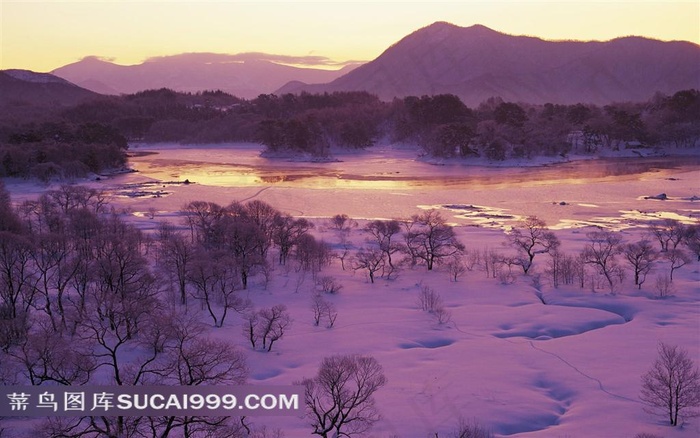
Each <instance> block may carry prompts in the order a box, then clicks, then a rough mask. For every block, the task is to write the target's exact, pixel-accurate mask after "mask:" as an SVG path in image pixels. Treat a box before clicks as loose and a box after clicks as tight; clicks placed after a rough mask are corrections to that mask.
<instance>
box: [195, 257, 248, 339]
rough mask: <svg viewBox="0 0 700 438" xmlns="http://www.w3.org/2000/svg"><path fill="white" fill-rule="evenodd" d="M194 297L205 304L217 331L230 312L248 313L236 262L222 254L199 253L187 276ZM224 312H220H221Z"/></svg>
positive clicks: (246, 300)
mask: <svg viewBox="0 0 700 438" xmlns="http://www.w3.org/2000/svg"><path fill="white" fill-rule="evenodd" d="M187 278H188V281H189V282H190V284H192V286H193V291H192V294H193V297H194V298H195V299H197V300H200V301H201V302H202V306H205V307H206V309H207V311H208V312H209V316H211V318H212V320H213V322H214V327H222V326H223V324H224V320H225V319H226V316H227V315H228V311H229V310H231V309H232V310H234V311H236V312H238V313H243V312H245V311H246V310H247V309H248V308H249V307H250V301H249V300H248V299H245V298H243V297H241V296H240V295H239V294H238V291H239V290H240V289H241V287H240V281H239V278H240V277H239V274H238V271H237V268H236V265H235V264H234V261H233V260H232V259H231V258H229V257H227V256H226V255H225V254H221V253H219V252H214V253H212V252H209V251H200V252H199V253H198V254H197V256H196V260H195V261H194V262H192V263H191V265H190V266H189V269H188V274H187ZM219 309H221V310H219Z"/></svg>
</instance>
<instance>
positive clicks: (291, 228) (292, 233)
mask: <svg viewBox="0 0 700 438" xmlns="http://www.w3.org/2000/svg"><path fill="white" fill-rule="evenodd" d="M313 226H314V225H313V224H312V223H311V222H309V221H308V220H306V219H303V218H301V219H294V218H292V217H291V216H289V215H288V214H283V215H280V216H278V217H276V218H275V222H274V231H273V234H272V235H273V239H274V242H275V244H276V245H277V246H278V247H279V251H280V254H279V263H280V265H284V264H285V263H286V262H287V257H288V256H289V252H290V251H291V249H292V248H293V247H294V245H296V244H297V242H298V241H299V238H300V237H301V236H303V235H305V234H306V233H308V232H309V230H310V229H311V228H313Z"/></svg>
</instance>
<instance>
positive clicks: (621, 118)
mask: <svg viewBox="0 0 700 438" xmlns="http://www.w3.org/2000/svg"><path fill="white" fill-rule="evenodd" d="M699 114H700V92H698V90H683V91H679V92H677V93H675V94H673V95H670V96H666V95H662V94H657V95H655V96H654V97H653V98H652V99H650V100H649V101H647V102H638V103H630V102H628V103H613V104H610V105H606V106H603V107H600V106H596V105H590V104H585V103H579V104H575V105H558V104H544V105H530V104H524V103H516V102H505V101H503V100H502V99H500V98H491V99H489V100H487V101H485V102H483V103H481V104H480V105H479V106H478V107H476V108H469V107H467V106H466V105H464V103H462V101H461V100H460V99H459V98H458V97H457V96H454V95H450V94H441V95H434V96H421V97H418V96H409V97H405V98H396V99H394V100H393V101H391V102H384V101H381V100H379V99H378V98H377V97H376V96H374V95H371V94H369V93H366V92H334V93H324V94H309V93H301V94H299V95H295V94H284V95H280V96H277V95H273V94H263V95H260V96H258V97H257V98H255V99H251V100H244V99H239V98H236V97H235V96H231V95H229V94H226V93H223V92H221V91H208V92H202V93H195V94H192V93H178V92H174V91H172V90H168V89H160V90H148V91H143V92H139V93H135V94H130V95H123V96H118V97H117V96H104V97H101V98H99V99H96V100H92V101H89V102H85V103H82V104H79V105H76V106H74V107H71V108H67V109H56V108H54V109H38V108H37V109H36V110H35V111H23V112H16V113H14V114H13V113H8V114H5V115H4V116H0V149H1V150H0V158H1V157H7V158H6V159H0V161H2V162H6V164H3V165H2V166H0V174H3V175H8V176H28V175H31V173H32V169H33V168H34V167H35V166H37V165H40V167H39V168H38V169H36V170H35V172H36V173H42V171H43V173H49V174H51V171H47V170H46V168H47V167H51V165H55V166H54V167H60V168H67V170H65V172H66V173H68V174H72V173H79V172H78V170H77V169H76V168H82V169H83V171H85V170H86V168H87V169H89V170H90V171H95V170H99V169H102V168H104V167H106V166H107V167H108V166H114V165H118V164H119V163H117V162H115V161H114V160H107V161H108V162H99V160H97V159H96V158H94V157H96V156H102V155H104V154H106V153H107V152H106V151H91V150H92V149H94V148H95V147H96V145H99V146H100V147H107V146H109V147H111V148H117V149H116V152H118V151H119V150H121V149H123V148H124V147H125V146H126V141H127V140H128V141H146V142H161V141H173V142H184V143H217V142H238V141H245V142H258V143H260V144H263V145H264V146H265V147H266V148H267V150H268V151H269V152H272V153H278V152H284V153H291V154H310V155H314V156H327V155H329V154H330V151H331V149H332V148H338V147H340V148H349V149H364V148H367V147H370V146H372V145H374V144H376V143H377V142H380V141H391V142H404V143H412V144H417V145H420V146H421V147H422V148H423V150H424V152H425V154H427V155H429V156H433V157H442V158H452V157H462V158H468V157H478V156H480V157H485V158H487V159H489V160H495V161H498V160H505V159H508V158H532V157H536V156H542V155H547V156H555V155H562V156H565V155H566V154H569V153H573V152H576V153H595V152H596V151H600V150H619V149H622V148H626V147H664V148H689V147H695V146H697V144H698V139H700V115H699ZM19 145H21V147H20V146H19ZM52 148H53V149H52ZM53 150H58V151H59V153H58V154H55V153H53ZM40 151H44V152H40ZM85 151H91V152H85ZM63 152H67V154H63ZM116 152H115V153H114V154H112V155H118V154H116ZM57 155H58V156H57ZM64 157H65V158H64ZM122 159H123V158H122ZM69 162H70V163H72V162H77V163H82V165H77V164H75V163H73V164H68V163H69ZM57 171H58V170H57V169H54V170H53V172H57Z"/></svg>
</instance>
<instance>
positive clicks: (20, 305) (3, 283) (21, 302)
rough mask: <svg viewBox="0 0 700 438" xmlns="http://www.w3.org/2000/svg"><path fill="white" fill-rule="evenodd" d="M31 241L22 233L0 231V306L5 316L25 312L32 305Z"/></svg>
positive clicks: (32, 270) (33, 283) (34, 277)
mask: <svg viewBox="0 0 700 438" xmlns="http://www.w3.org/2000/svg"><path fill="white" fill-rule="evenodd" d="M31 256H32V244H31V242H30V241H29V240H28V239H26V238H25V237H24V236H20V235H16V234H13V233H10V232H7V231H0V306H2V307H3V308H4V309H5V312H9V318H8V319H12V318H16V317H18V316H19V315H20V314H27V313H28V312H29V309H30V307H32V306H33V305H34V295H35V292H36V288H35V284H36V280H37V278H36V275H35V274H36V273H35V266H34V264H33V263H32V257H31Z"/></svg>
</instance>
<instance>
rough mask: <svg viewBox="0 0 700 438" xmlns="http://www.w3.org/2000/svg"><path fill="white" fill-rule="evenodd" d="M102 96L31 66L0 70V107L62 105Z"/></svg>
mask: <svg viewBox="0 0 700 438" xmlns="http://www.w3.org/2000/svg"><path fill="white" fill-rule="evenodd" d="M96 97H99V95H98V94H97V93H94V92H92V91H89V90H86V89H84V88H81V87H79V86H77V85H75V84H73V83H71V82H69V81H66V80H65V79H62V78H59V77H57V76H54V75H52V74H49V73H36V72H33V71H29V70H0V107H22V106H28V105H33V106H50V107H61V106H70V105H75V104H78V103H80V102H83V101H86V100H89V99H94V98H96Z"/></svg>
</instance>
